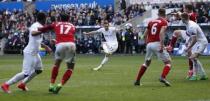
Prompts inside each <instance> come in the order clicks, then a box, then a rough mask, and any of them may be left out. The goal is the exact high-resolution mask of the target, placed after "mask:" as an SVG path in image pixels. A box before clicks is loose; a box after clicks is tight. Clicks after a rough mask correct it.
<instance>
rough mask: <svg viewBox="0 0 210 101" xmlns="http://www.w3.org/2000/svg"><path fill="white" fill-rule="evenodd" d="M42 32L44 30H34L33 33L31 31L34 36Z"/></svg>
mask: <svg viewBox="0 0 210 101" xmlns="http://www.w3.org/2000/svg"><path fill="white" fill-rule="evenodd" d="M40 34H42V32H40V31H32V33H31V35H32V36H37V35H40Z"/></svg>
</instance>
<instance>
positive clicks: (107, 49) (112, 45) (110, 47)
mask: <svg viewBox="0 0 210 101" xmlns="http://www.w3.org/2000/svg"><path fill="white" fill-rule="evenodd" d="M103 25H104V27H103V28H100V29H98V30H96V31H91V32H84V34H86V35H88V34H96V33H102V38H103V39H102V48H103V50H104V53H105V57H104V59H103V60H102V62H101V64H100V65H99V66H98V67H96V68H93V70H95V71H97V70H99V69H100V68H101V67H103V66H104V64H105V63H107V61H108V60H109V56H110V55H111V54H113V53H114V52H115V51H117V48H118V41H117V36H116V32H117V31H118V29H117V28H115V27H109V22H108V21H107V20H106V21H104V24H103Z"/></svg>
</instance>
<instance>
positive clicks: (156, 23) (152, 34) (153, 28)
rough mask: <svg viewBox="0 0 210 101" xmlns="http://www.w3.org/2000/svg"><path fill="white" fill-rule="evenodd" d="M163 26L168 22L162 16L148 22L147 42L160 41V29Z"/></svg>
mask: <svg viewBox="0 0 210 101" xmlns="http://www.w3.org/2000/svg"><path fill="white" fill-rule="evenodd" d="M163 26H168V22H167V21H166V20H165V19H163V18H158V19H156V20H152V21H150V22H149V23H148V27H147V30H148V33H147V43H149V42H158V41H160V30H161V28H162V27H163Z"/></svg>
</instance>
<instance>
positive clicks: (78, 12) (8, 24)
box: [0, 5, 145, 53]
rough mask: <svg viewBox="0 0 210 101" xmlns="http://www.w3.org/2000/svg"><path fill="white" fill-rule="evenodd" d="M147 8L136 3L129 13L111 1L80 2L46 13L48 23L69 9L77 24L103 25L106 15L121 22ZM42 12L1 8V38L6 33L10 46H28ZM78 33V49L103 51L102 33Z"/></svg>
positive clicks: (68, 11)
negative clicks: (112, 4)
mask: <svg viewBox="0 0 210 101" xmlns="http://www.w3.org/2000/svg"><path fill="white" fill-rule="evenodd" d="M144 11H145V10H144V9H143V8H142V7H140V8H139V7H138V6H136V5H135V6H133V5H131V7H129V8H128V9H127V12H126V13H120V12H116V13H115V12H114V9H113V7H112V6H111V5H107V6H104V7H101V6H99V5H96V6H94V7H93V6H89V5H80V6H79V7H76V6H70V7H68V8H59V7H57V8H52V9H50V10H49V11H46V12H45V13H46V15H47V20H46V23H47V24H49V23H52V22H54V21H57V20H58V19H59V14H60V13H63V12H65V13H67V14H69V15H70V22H71V23H73V24H74V25H76V26H101V23H102V21H103V20H104V19H106V20H108V21H109V22H110V24H111V25H120V24H122V23H124V22H126V21H128V20H129V19H132V18H133V17H135V16H138V15H142V13H143V12H144ZM38 12H40V11H38V10H35V11H33V12H32V14H29V13H28V12H27V11H23V10H13V11H8V10H1V11H0V23H1V24H0V25H1V28H0V29H1V31H0V38H3V37H4V39H6V48H5V49H6V50H9V51H10V50H15V51H16V50H22V49H23V48H24V46H26V44H27V42H28V28H29V27H30V25H31V24H32V23H33V22H35V19H34V18H35V16H36V15H37V13H38ZM76 34H81V32H79V31H78V32H77V33H76ZM46 35H47V34H46ZM53 35H54V34H53V33H51V34H50V36H52V37H54V36H53ZM77 36H79V37H77V38H76V39H77V40H76V43H77V46H78V53H99V50H100V49H99V46H100V41H99V40H100V37H96V36H89V37H87V36H83V35H77ZM119 36H121V35H119ZM44 39H45V40H44V42H45V43H47V44H49V45H51V44H52V42H51V41H50V40H51V38H50V37H49V35H47V36H45V38H44ZM80 50H82V51H80ZM120 52H121V51H120Z"/></svg>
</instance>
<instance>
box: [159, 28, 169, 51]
mask: <svg viewBox="0 0 210 101" xmlns="http://www.w3.org/2000/svg"><path fill="white" fill-rule="evenodd" d="M166 29H167V26H163V27H162V28H161V30H160V45H161V46H160V48H161V49H160V51H162V50H163V47H164V38H165V33H166Z"/></svg>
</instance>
